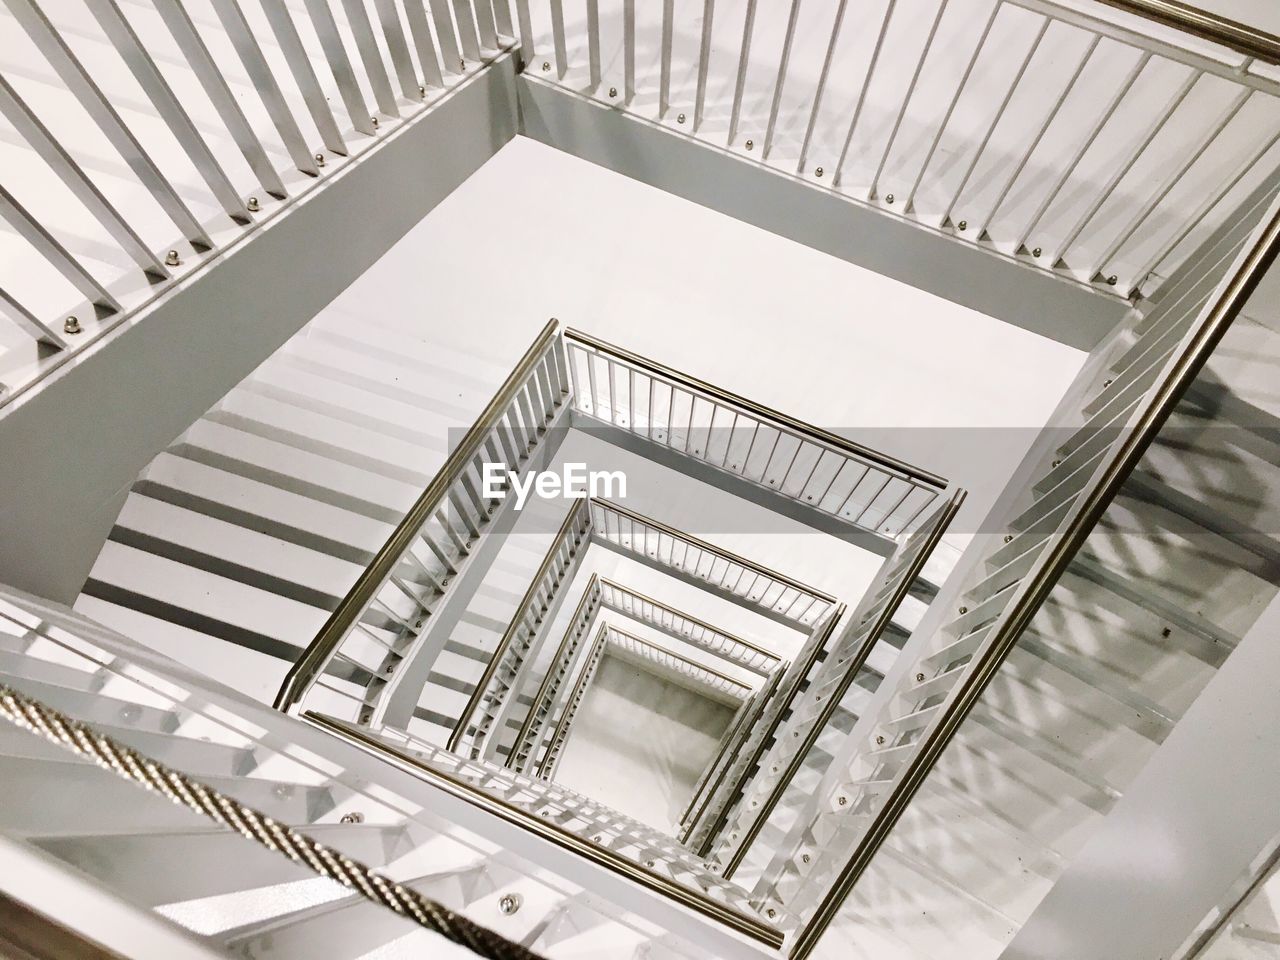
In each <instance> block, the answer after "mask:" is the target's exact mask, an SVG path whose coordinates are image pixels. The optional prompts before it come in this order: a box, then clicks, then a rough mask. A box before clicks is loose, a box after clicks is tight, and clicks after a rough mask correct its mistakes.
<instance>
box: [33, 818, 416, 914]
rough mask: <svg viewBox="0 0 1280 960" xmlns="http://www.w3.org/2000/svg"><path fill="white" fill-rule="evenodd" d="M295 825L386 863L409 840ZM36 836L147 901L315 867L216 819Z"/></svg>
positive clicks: (386, 833) (364, 858)
mask: <svg viewBox="0 0 1280 960" xmlns="http://www.w3.org/2000/svg"><path fill="white" fill-rule="evenodd" d="M298 832H299V833H301V834H303V835H304V836H307V837H310V838H311V839H313V840H316V841H317V842H319V843H323V844H326V845H327V846H329V847H331V848H333V849H335V850H338V851H339V852H341V853H343V854H345V855H346V856H348V857H351V858H352V859H354V860H357V861H359V862H361V863H364V864H365V865H366V866H371V867H375V868H376V867H381V866H382V865H383V864H385V863H386V862H387V861H388V860H389V859H390V858H391V857H392V856H393V855H394V853H395V851H396V850H397V849H398V848H399V847H401V846H402V845H403V844H404V843H405V842H406V841H405V839H404V829H403V828H401V827H392V826H376V825H367V824H346V823H333V824H312V825H310V826H303V827H300V828H299V829H298ZM32 842H33V843H34V844H35V845H36V846H39V847H41V848H42V849H44V850H46V851H48V852H49V853H51V854H53V855H54V856H56V857H58V858H59V859H61V860H64V861H66V862H67V863H70V864H71V865H72V866H75V867H78V868H79V869H81V870H84V871H85V872H86V873H88V874H89V875H90V876H92V877H95V878H96V879H98V880H101V881H102V882H104V883H107V884H110V885H111V886H112V887H113V888H115V889H117V890H120V891H121V892H122V893H123V894H124V895H125V896H126V897H127V898H128V899H129V900H130V901H131V902H133V903H139V904H142V905H144V906H148V907H150V906H157V905H159V904H165V903H178V902H181V901H186V900H196V899H201V898H204V897H212V896H218V895H220V894H225V893H232V892H234V891H239V890H253V889H257V888H260V887H267V886H272V885H275V884H280V883H288V882H291V881H296V880H304V879H307V878H310V877H312V876H314V874H313V873H312V872H311V870H310V869H309V868H307V867H305V866H303V865H301V864H297V863H294V862H293V861H292V860H290V859H289V858H288V857H286V856H284V855H283V854H280V853H276V852H274V851H271V850H268V849H267V848H266V847H263V846H262V845H260V844H257V843H254V842H252V841H250V840H247V839H246V838H244V837H242V836H241V835H240V834H238V833H236V832H234V831H232V830H230V829H229V828H222V827H216V826H210V827H195V828H191V829H187V830H154V831H144V832H138V833H115V834H79V835H76V834H64V835H62V836H59V837H50V838H45V839H42V838H39V837H37V838H33V839H32Z"/></svg>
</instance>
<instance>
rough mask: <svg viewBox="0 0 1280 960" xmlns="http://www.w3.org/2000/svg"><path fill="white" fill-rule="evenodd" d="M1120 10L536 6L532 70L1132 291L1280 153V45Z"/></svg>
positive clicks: (1043, 0) (834, 187)
mask: <svg viewBox="0 0 1280 960" xmlns="http://www.w3.org/2000/svg"><path fill="white" fill-rule="evenodd" d="M1103 4H1105V6H1104V5H1103ZM1103 4H1092V5H1089V4H1086V5H1081V4H1078V3H1070V4H1067V3H1056V2H1053V0H995V2H989V0H950V2H944V0H936V2H923V0H912V2H909V3H907V2H898V0H887V2H882V3H878V4H876V5H875V6H874V7H873V8H871V9H870V10H866V11H864V10H862V9H861V8H859V7H858V5H856V4H850V3H848V2H847V0H824V2H817V3H814V2H809V3H803V4H802V3H801V2H800V0H792V2H790V3H777V4H764V3H759V2H758V0H746V2H745V3H733V4H726V3H724V2H721V3H720V4H717V3H715V0H708V2H705V3H689V4H675V3H670V2H668V3H661V4H659V3H651V4H637V3H635V2H634V0H625V2H624V3H622V4H615V5H611V6H610V8H608V9H607V10H606V11H605V12H604V15H603V16H601V15H600V12H599V11H598V10H597V4H596V3H595V2H589V3H587V4H586V5H585V13H586V15H585V16H583V12H584V11H583V8H582V6H581V5H564V4H562V2H561V0H520V2H519V3H518V8H519V11H520V16H519V23H520V35H521V42H522V47H523V52H524V57H525V63H526V74H525V76H526V77H527V78H529V80H530V82H536V83H548V84H555V85H557V86H560V87H563V88H565V89H567V90H570V91H572V92H573V93H575V94H577V95H580V96H584V97H587V98H590V99H592V100H594V101H596V102H598V103H599V104H601V105H603V106H607V107H610V108H613V109H616V110H620V111H625V112H626V113H628V114H632V115H634V116H637V117H638V118H640V119H642V120H644V121H647V122H649V123H656V124H658V125H660V126H662V127H663V128H665V129H667V130H669V131H670V132H671V133H673V134H675V135H678V136H687V137H692V138H694V139H695V140H697V141H700V142H702V143H705V144H706V145H707V146H708V147H711V148H714V149H717V150H726V151H729V152H730V153H731V154H732V156H733V157H734V158H735V159H737V160H739V161H750V162H758V163H760V164H763V165H765V166H767V167H769V168H771V169H772V170H774V171H777V172H778V173H780V174H782V175H786V176H790V177H794V178H796V179H799V180H803V181H804V182H805V183H806V184H808V185H809V186H811V187H813V188H815V189H822V190H826V191H830V194H831V195H832V197H833V198H837V199H839V200H842V201H846V202H853V203H858V204H864V205H867V206H870V207H873V208H875V209H876V210H879V211H881V212H883V213H885V214H887V215H891V216H895V217H902V218H905V219H907V220H909V221H911V222H913V223H916V224H920V225H922V226H925V227H927V228H929V229H933V230H937V231H940V232H942V233H945V234H947V235H949V236H952V237H954V238H956V239H957V240H959V241H963V242H966V243H974V244H977V245H979V246H980V247H982V248H984V249H986V250H987V251H989V252H991V253H993V254H995V255H998V256H1001V257H1005V258H1008V259H1010V260H1011V261H1016V262H1018V263H1021V264H1023V265H1027V266H1031V267H1035V268H1038V269H1042V270H1046V271H1053V272H1055V273H1057V274H1059V275H1061V276H1064V277H1072V278H1075V279H1077V280H1079V281H1082V282H1084V283H1090V284H1093V285H1095V286H1096V287H1097V288H1098V289H1099V290H1103V291H1115V292H1117V293H1120V294H1123V295H1125V296H1130V295H1132V294H1134V293H1135V292H1137V291H1143V292H1144V293H1149V292H1151V290H1152V289H1153V288H1154V287H1155V286H1157V285H1158V283H1159V282H1160V281H1161V278H1163V277H1167V276H1169V275H1171V274H1172V272H1173V270H1174V268H1176V266H1177V265H1178V264H1179V263H1181V262H1182V260H1183V259H1185V257H1186V256H1188V255H1189V254H1190V253H1191V252H1192V251H1193V250H1194V249H1195V247H1196V246H1197V245H1198V243H1199V242H1200V241H1201V240H1202V239H1203V238H1204V237H1205V236H1206V235H1207V234H1208V233H1209V232H1211V231H1212V230H1213V229H1214V228H1215V227H1216V226H1218V225H1220V224H1222V223H1224V222H1226V220H1227V218H1229V217H1230V215H1231V213H1232V211H1233V210H1234V207H1235V205H1236V204H1237V203H1238V202H1239V200H1240V198H1242V197H1243V196H1244V195H1245V194H1247V193H1248V191H1249V190H1251V189H1252V188H1253V187H1254V186H1256V185H1257V183H1258V181H1259V178H1260V177H1261V176H1263V175H1264V174H1265V173H1266V172H1267V171H1268V170H1271V169H1274V168H1275V167H1276V165H1277V163H1280V147H1278V146H1277V141H1280V82H1278V81H1277V78H1276V74H1275V71H1274V69H1273V67H1274V66H1275V65H1276V64H1280V38H1276V37H1275V36H1272V35H1269V34H1266V33H1264V32H1262V31H1261V30H1258V29H1255V28H1250V27H1246V26H1244V25H1242V24H1238V23H1233V22H1231V21H1228V20H1225V19H1224V18H1222V17H1220V16H1217V15H1215V14H1212V13H1208V12H1206V11H1203V10H1198V9H1195V8H1193V7H1190V6H1186V5H1183V4H1180V3H1169V2H1166V0H1103ZM565 6H568V7H569V9H568V10H567V11H565V10H564V9H563V7H565ZM1088 7H1092V9H1086V8H1088ZM1106 7H1112V8H1115V9H1112V10H1108V9H1106ZM566 14H567V15H566ZM1206 41H1207V42H1206Z"/></svg>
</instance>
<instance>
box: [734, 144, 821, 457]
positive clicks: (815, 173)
mask: <svg viewBox="0 0 1280 960" xmlns="http://www.w3.org/2000/svg"><path fill="white" fill-rule="evenodd" d="M825 172H826V171H824V170H823V169H822V168H821V167H817V168H815V169H814V171H813V175H814V176H815V177H820V176H822V174H823V173H825ZM734 466H735V467H736V466H737V464H736V463H735V464H734Z"/></svg>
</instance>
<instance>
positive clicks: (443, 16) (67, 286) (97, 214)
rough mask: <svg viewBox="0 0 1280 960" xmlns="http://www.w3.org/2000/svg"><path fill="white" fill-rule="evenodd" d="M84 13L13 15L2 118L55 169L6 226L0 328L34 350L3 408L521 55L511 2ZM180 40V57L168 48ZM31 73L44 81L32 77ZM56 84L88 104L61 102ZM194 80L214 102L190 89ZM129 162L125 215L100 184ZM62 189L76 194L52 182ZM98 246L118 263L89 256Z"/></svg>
mask: <svg viewBox="0 0 1280 960" xmlns="http://www.w3.org/2000/svg"><path fill="white" fill-rule="evenodd" d="M85 6H87V7H88V12H89V14H90V17H88V18H86V17H84V16H82V15H77V14H75V13H74V12H72V11H71V9H70V8H68V7H66V5H65V4H62V5H59V4H50V3H48V2H42V0H4V3H3V5H0V24H2V25H3V26H2V27H0V29H3V31H4V33H5V38H6V56H5V57H3V58H0V60H2V62H0V74H3V75H0V115H3V116H4V117H5V118H6V119H7V120H8V121H9V122H10V124H12V126H13V127H14V128H15V129H16V130H17V132H18V135H19V137H20V140H21V143H20V145H19V148H20V149H22V152H29V153H30V154H31V163H32V164H33V166H35V167H39V168H42V169H41V173H42V174H47V177H46V176H39V177H37V176H29V177H23V178H13V179H11V180H7V181H6V184H5V186H4V187H3V188H0V221H3V222H4V223H6V224H7V225H8V226H9V228H10V229H11V230H12V231H13V232H14V233H15V234H17V237H18V243H17V244H15V245H11V246H10V247H9V249H8V250H7V254H10V255H11V256H12V259H11V260H10V262H9V263H8V264H7V266H8V267H9V268H10V269H9V270H6V275H5V276H4V278H3V284H4V290H3V291H0V320H6V319H7V320H8V321H11V322H12V323H13V324H14V326H15V327H16V328H17V330H19V331H21V333H22V334H23V335H24V337H25V338H26V339H25V340H24V342H23V343H20V344H13V343H6V346H7V347H8V349H7V350H6V352H5V353H4V355H3V358H2V359H0V403H4V402H5V401H6V400H8V399H12V398H13V397H14V396H16V395H17V393H18V392H20V391H21V390H23V389H24V388H26V387H28V386H30V385H31V384H33V383H34V382H36V381H37V380H38V379H39V378H41V377H43V376H45V375H47V374H48V373H49V372H50V371H51V370H53V369H54V368H56V367H57V366H59V365H60V364H61V363H62V362H64V361H65V360H66V359H67V358H68V357H69V356H70V355H72V354H73V353H74V352H75V351H77V350H79V349H80V348H82V347H84V346H85V345H86V344H88V343H91V342H93V341H94V340H95V339H97V337H99V336H100V335H101V334H103V333H104V332H106V331H107V330H110V329H112V328H113V327H116V326H118V325H119V324H120V323H122V322H123V321H125V320H126V319H128V318H129V317H131V316H133V315H135V314H136V313H137V312H138V311H139V310H141V309H142V308H144V307H146V306H147V305H149V304H151V303H153V302H154V301H155V300H156V299H157V298H158V297H159V296H161V295H162V294H164V293H165V292H166V291H168V290H170V289H171V288H172V287H173V285H174V284H176V283H177V282H179V281H181V280H184V279H186V278H187V277H189V276H191V275H192V273H193V272H195V271H197V270H199V269H201V268H204V267H208V266H212V265H213V264H215V263H216V262H217V257H218V255H219V254H221V253H223V252H224V251H225V250H226V249H227V248H228V247H229V246H230V245H232V244H234V243H236V242H237V241H239V240H240V239H242V238H243V237H244V236H246V235H248V234H250V233H252V232H253V231H255V230H256V229H257V228H258V227H260V226H261V225H263V224H264V223H266V222H268V221H269V220H271V219H272V218H274V217H275V216H276V215H278V214H279V213H281V212H282V211H284V210H285V209H287V208H289V207H290V206H291V205H292V204H293V203H294V202H296V201H297V200H298V199H299V198H300V197H302V196H305V195H307V194H308V193H309V192H310V191H311V190H313V189H315V188H317V187H320V186H322V185H324V184H326V183H328V182H329V181H330V180H331V179H332V178H333V177H334V176H335V175H337V174H339V173H341V172H342V171H343V170H345V169H346V168H347V167H348V166H349V165H350V164H351V163H352V162H354V161H356V160H357V159H358V158H359V157H360V156H361V155H363V154H364V153H365V152H366V151H368V150H369V149H370V148H371V147H373V146H375V145H376V144H377V142H378V140H379V139H380V138H381V139H385V138H386V136H387V134H389V133H390V132H392V131H394V130H395V129H396V128H397V127H399V126H400V125H402V124H405V123H411V122H413V120H415V119H416V118H418V117H420V116H422V115H424V114H425V113H426V112H427V111H429V110H430V109H431V108H432V107H433V106H434V105H435V104H436V103H437V102H439V101H440V100H441V99H442V98H444V97H445V96H446V95H447V94H448V93H449V92H450V91H451V90H453V89H455V88H456V87H457V86H458V85H459V84H461V83H464V82H466V81H467V80H469V79H470V78H472V77H474V76H476V75H477V74H479V73H480V72H482V71H483V69H484V68H485V67H486V66H487V65H488V64H489V63H490V62H492V61H494V60H495V59H496V58H497V57H499V56H500V55H502V54H503V53H504V52H505V51H506V50H507V49H509V48H511V47H512V46H514V43H515V41H514V28H513V25H512V17H511V11H510V6H509V3H508V2H507V0H498V2H497V3H491V2H490V0H457V2H452V3H450V2H447V0H378V2H377V3H375V4H374V7H375V10H376V14H377V15H376V18H371V17H370V15H369V12H368V9H367V8H366V6H365V5H364V4H363V3H351V2H341V3H339V2H337V0H306V2H305V3H304V4H302V5H301V9H295V8H294V7H296V6H297V5H294V7H291V6H290V5H288V4H284V3H280V2H278V0H215V2H213V3H212V4H211V7H212V15H213V16H212V17H204V16H197V15H193V13H192V12H191V11H189V10H188V8H187V5H185V4H183V3H182V2H180V0H148V2H147V3H144V4H141V5H136V4H126V3H121V2H119V0H86V4H85ZM6 11H7V14H8V16H3V14H4V12H6ZM303 11H305V13H304V12H303ZM95 47H100V48H101V49H103V50H111V51H113V53H114V54H115V55H116V56H117V57H118V59H116V60H114V61H111V62H110V63H108V60H109V58H102V57H100V56H99V55H98V50H96V49H94V48H95ZM168 47H173V48H174V49H175V54H174V55H173V56H169V55H168V54H167V53H162V52H160V51H164V50H165V49H166V48H168ZM353 49H354V54H355V55H354V56H353V54H352V51H353ZM224 50H225V51H226V52H227V55H228V56H233V57H234V59H233V60H224V59H223V51H224ZM33 64H34V65H35V66H34V67H33V66H32V65H33ZM104 64H106V66H105V67H104ZM32 70H34V71H36V76H37V77H38V79H39V81H41V83H33V82H31V81H30V80H28V79H27V78H28V75H29V74H30V73H31V72H32ZM46 81H47V83H48V86H49V87H53V88H56V89H58V90H59V92H60V93H61V94H62V95H65V96H69V97H70V98H71V100H73V101H74V105H69V104H66V103H64V102H63V101H54V100H53V99H52V98H51V97H50V96H49V95H48V91H47V90H42V89H41V86H42V84H43V83H44V82H46ZM190 87H196V88H198V89H199V90H200V91H201V94H202V95H203V99H199V98H191V97H184V96H182V95H181V94H180V92H179V91H185V90H187V89H188V88H190ZM138 88H140V89H141V93H142V95H143V97H145V101H143V102H142V104H141V106H139V101H138V98H137V95H136V93H135V91H136V90H137V89H138ZM246 88H247V89H248V90H249V91H250V92H249V94H248V95H242V94H241V91H242V90H244V89H246ZM366 91H371V92H372V93H373V102H372V103H371V102H370V101H369V100H368V97H367V93H366ZM55 103H56V104H58V105H57V106H54V104H55ZM336 105H341V106H340V108H339V107H337V106H336ZM139 116H141V117H142V118H144V119H145V121H146V122H141V121H140V120H139V119H138V117H139ZM151 121H158V123H159V124H160V125H162V126H163V128H164V129H165V130H166V132H167V135H168V141H165V140H164V138H160V139H157V138H156V137H155V136H154V131H153V129H151V128H152V126H153V124H152V122H151ZM68 123H70V124H71V125H72V127H74V125H75V124H79V125H80V126H81V127H84V128H90V127H92V128H94V129H95V130H96V131H98V132H100V133H101V135H102V137H103V138H104V139H105V142H106V144H108V145H109V148H108V152H109V155H108V156H92V154H95V153H97V152H98V151H100V150H102V149H104V148H103V147H102V146H100V145H98V144H97V143H95V142H93V141H92V140H88V139H84V138H81V137H79V136H76V135H74V134H65V135H64V134H59V133H58V132H56V131H59V130H67V129H68ZM174 147H176V148H177V152H175V151H174V149H173V148H174ZM23 148H25V149H23ZM86 152H88V153H90V154H91V156H90V157H89V158H86V157H85V153H86ZM282 161H283V162H282ZM121 162H122V163H123V166H122V167H121V172H120V173H119V174H113V176H117V177H119V178H120V179H121V180H122V181H123V184H124V185H123V188H122V189H124V190H127V191H128V192H129V193H130V194H131V195H134V196H136V197H137V198H138V200H139V201H140V202H136V203H133V204H131V205H130V206H129V208H128V209H124V208H122V207H120V206H119V205H118V203H117V201H115V200H113V199H112V197H118V196H120V194H121V190H120V189H117V188H119V187H120V185H119V184H112V187H113V189H110V190H104V189H102V187H101V186H100V185H99V184H100V182H101V177H100V174H99V171H100V170H101V168H102V167H103V166H104V165H105V166H107V167H109V168H116V167H118V166H120V165H121ZM184 168H185V169H193V170H194V173H195V175H196V179H194V180H193V179H192V177H191V176H189V175H188V174H187V173H185V172H183V171H184ZM242 168H243V170H242ZM243 171H247V174H248V176H247V177H246V176H245V173H244V172H243ZM54 181H56V182H57V183H59V184H60V185H61V186H62V187H63V188H65V195H63V194H62V193H60V192H59V191H58V190H56V189H53V190H50V189H45V187H46V186H47V185H48V184H49V183H52V182H54ZM246 188H247V189H246ZM99 236H101V237H102V241H101V242H102V244H103V247H104V249H106V250H107V252H106V253H105V254H95V255H94V256H92V257H89V256H86V255H85V254H84V253H83V250H84V248H85V247H86V246H90V247H92V246H93V245H95V244H96V243H98V242H99V241H98V237H99ZM85 237H90V238H91V240H90V241H85V239H84V238H85ZM126 265H127V266H126ZM77 298H79V299H77ZM9 340H10V338H9V337H4V338H3V341H9ZM0 342H2V341H0Z"/></svg>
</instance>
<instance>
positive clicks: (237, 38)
mask: <svg viewBox="0 0 1280 960" xmlns="http://www.w3.org/2000/svg"><path fill="white" fill-rule="evenodd" d="M212 3H213V12H214V13H215V14H217V17H218V20H219V21H220V22H221V23H222V28H223V29H224V30H226V31H227V36H228V37H229V38H230V39H231V45H232V46H233V47H235V51H236V56H238V57H239V58H240V62H241V63H242V64H244V69H245V72H246V73H247V74H248V75H249V80H250V82H251V83H252V84H253V88H254V90H256V91H257V92H258V98H259V99H260V100H261V101H262V105H263V106H264V107H265V108H266V111H267V116H268V117H270V118H271V123H272V125H273V126H274V127H275V128H276V133H278V134H280V140H281V141H282V142H283V143H284V148H285V150H286V151H287V152H288V154H289V158H290V159H291V160H292V161H293V165H294V166H295V167H297V168H298V169H299V170H301V171H302V172H303V173H305V174H307V175H309V176H313V177H317V176H319V175H320V171H319V169H317V167H316V162H315V157H314V156H313V155H312V153H311V150H310V149H308V147H307V141H306V140H305V139H304V138H303V136H302V130H301V129H300V128H299V127H298V122H297V121H296V120H295V119H294V117H293V112H292V111H291V110H290V109H289V106H288V104H286V103H285V101H284V94H283V93H282V92H281V90H280V85H279V84H278V83H276V78H275V75H274V74H272V72H271V67H270V66H269V65H268V64H267V58H266V57H265V56H263V55H262V48H261V47H260V46H258V41H257V40H256V39H255V38H254V36H253V31H252V29H251V28H250V27H249V21H247V20H246V19H245V17H244V11H243V10H241V9H240V4H239V3H238V2H237V0H212Z"/></svg>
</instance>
